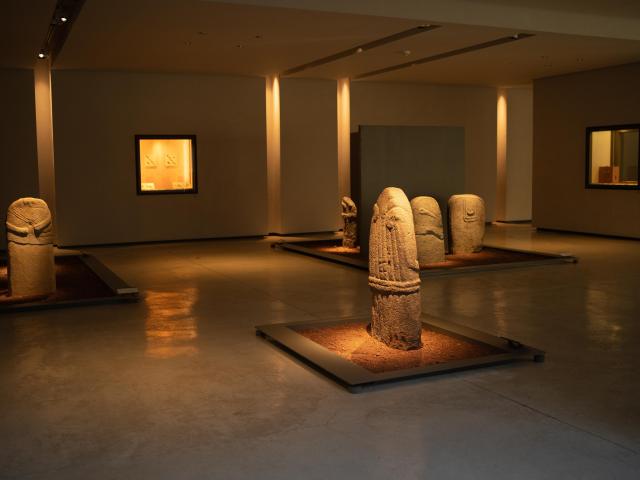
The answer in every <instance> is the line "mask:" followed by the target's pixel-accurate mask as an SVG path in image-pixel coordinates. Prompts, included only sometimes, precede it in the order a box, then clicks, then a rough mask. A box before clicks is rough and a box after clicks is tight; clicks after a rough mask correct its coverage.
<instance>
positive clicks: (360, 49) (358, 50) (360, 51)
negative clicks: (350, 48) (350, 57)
mask: <svg viewBox="0 0 640 480" xmlns="http://www.w3.org/2000/svg"><path fill="white" fill-rule="evenodd" d="M363 51H364V50H362V47H360V48H358V49H357V50H356V53H362V52H363Z"/></svg>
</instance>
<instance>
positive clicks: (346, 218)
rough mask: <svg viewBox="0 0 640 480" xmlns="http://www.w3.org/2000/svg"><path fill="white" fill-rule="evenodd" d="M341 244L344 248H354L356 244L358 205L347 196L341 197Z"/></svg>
mask: <svg viewBox="0 0 640 480" xmlns="http://www.w3.org/2000/svg"><path fill="white" fill-rule="evenodd" d="M341 205H342V221H343V222H344V228H343V230H342V232H343V235H342V246H343V247H345V248H355V247H356V245H357V244H358V224H357V220H358V207H356V204H355V203H354V202H353V200H351V199H350V198H349V197H342V202H341Z"/></svg>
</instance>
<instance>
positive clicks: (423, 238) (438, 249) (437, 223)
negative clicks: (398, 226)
mask: <svg viewBox="0 0 640 480" xmlns="http://www.w3.org/2000/svg"><path fill="white" fill-rule="evenodd" d="M411 210H413V224H414V228H415V231H416V247H417V249H418V264H419V265H420V268H424V267H426V266H427V265H429V264H430V263H436V262H444V230H443V227H442V213H441V212H440V205H438V202H437V200H436V199H435V198H433V197H416V198H414V199H413V200H411Z"/></svg>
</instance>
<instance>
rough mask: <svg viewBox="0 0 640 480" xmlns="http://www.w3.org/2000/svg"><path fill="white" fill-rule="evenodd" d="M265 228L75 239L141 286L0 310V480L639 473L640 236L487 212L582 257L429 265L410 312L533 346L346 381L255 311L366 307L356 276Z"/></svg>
mask: <svg viewBox="0 0 640 480" xmlns="http://www.w3.org/2000/svg"><path fill="white" fill-rule="evenodd" d="M270 241H271V240H270V239H266V240H220V241H210V242H185V243H171V244H154V245H140V246H127V247H111V248H93V249H89V251H90V252H91V253H94V254H95V255H97V256H98V257H99V258H101V259H102V260H103V261H104V262H105V263H106V264H108V265H109V266H110V267H111V268H112V269H113V270H115V271H116V272H117V273H118V274H120V275H121V276H122V277H123V278H125V279H126V280H128V281H129V282H130V283H133V284H135V285H136V286H138V287H140V289H141V290H142V291H143V292H144V294H145V297H144V299H143V300H142V301H141V302H140V303H138V304H129V305H110V306H93V307H82V308H75V309H68V310H57V311H56V310H54V311H48V312H37V313H21V314H11V315H2V316H0V385H1V389H0V478H29V479H32V478H33V479H36V478H37V479H107V478H108V479H111V478H118V479H119V478H126V479H147V478H149V479H165V478H177V479H205V478H212V479H225V480H227V479H228V480H232V479H327V478H332V479H414V478H416V479H417V478H421V479H422V478H434V479H467V478H469V479H484V478H488V479H573V478H576V479H590V478H594V479H605V478H606V479H610V478H611V479H613V478H619V479H638V478H640V346H639V345H638V344H639V342H640V300H639V297H640V242H637V241H631V240H618V239H606V238H598V237H589V236H579V235H568V234H557V233H550V232H539V233H535V232H534V231H533V230H532V229H531V228H529V227H528V226H493V227H491V228H490V229H489V231H488V236H487V241H488V242H489V243H492V244H496V245H498V244H501V245H508V246H512V247H522V248H533V249H537V250H544V251H552V252H571V253H575V254H576V255H578V256H579V257H580V262H579V263H578V264H576V265H550V266H537V267H530V268H521V269H511V270H503V271H494V272H483V273H474V274H466V275H457V276H443V277H437V278H429V279H427V280H425V281H424V282H423V293H422V303H423V309H424V311H426V312H428V313H430V314H433V315H436V316H439V317H442V318H446V319H449V320H452V321H455V322H458V323H462V324H465V325H468V326H471V327H475V328H478V329H481V330H485V331H487V332H491V333H494V334H497V335H505V336H508V337H511V338H515V339H518V340H520V341H522V342H525V343H529V344H531V345H534V346H537V347H540V348H542V349H545V350H546V351H547V361H546V362H545V363H544V364H535V363H532V362H531V363H529V362H526V363H521V364H514V365H507V366H501V367H496V368H491V369H484V370H476V371H469V372H464V373H458V374H453V375H448V376H441V377H432V378H425V379H420V380H416V381H410V382H406V383H401V384H395V385H392V386H384V387H381V388H375V389H372V390H368V391H366V392H364V393H361V394H359V395H352V394H349V393H347V392H346V391H345V390H343V389H341V388H339V387H337V386H336V385H335V384H333V383H332V382H331V381H329V380H327V379H326V378H324V377H323V376H321V375H320V374H318V373H316V372H315V371H313V370H311V369H309V368H308V367H306V366H305V365H303V364H301V363H299V362H298V361H295V360H292V359H291V358H290V357H289V356H287V355H286V354H284V353H283V352H281V351H279V350H278V349H277V348H275V347H273V346H272V345H270V344H268V343H266V342H265V341H263V340H261V339H259V338H257V337H255V336H254V330H253V326H254V325H256V324H261V323H277V322H290V321H302V320H311V319H324V318H338V317H343V316H350V315H353V314H361V313H366V312H368V310H369V301H370V299H369V291H368V287H367V274H366V272H363V271H359V270H356V269H352V268H349V267H345V266H341V265H336V264H332V263H324V262H323V261H321V260H317V259H313V258H309V257H305V256H302V255H297V254H295V253H288V252H282V251H277V250H274V249H271V248H269V245H270Z"/></svg>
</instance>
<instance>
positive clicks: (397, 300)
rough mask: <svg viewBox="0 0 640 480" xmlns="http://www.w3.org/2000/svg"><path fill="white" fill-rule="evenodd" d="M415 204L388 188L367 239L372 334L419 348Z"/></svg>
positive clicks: (396, 344) (394, 343)
mask: <svg viewBox="0 0 640 480" xmlns="http://www.w3.org/2000/svg"><path fill="white" fill-rule="evenodd" d="M415 238H416V237H415V231H414V228H413V214H412V213H411V205H410V204H409V200H408V199H407V197H406V195H405V194H404V192H403V191H402V190H400V189H399V188H395V187H389V188H385V189H384V190H383V192H382V193H381V194H380V196H379V197H378V200H377V201H376V204H375V205H374V206H373V218H372V219H371V235H370V238H369V286H370V287H371V292H372V295H373V304H372V308H371V335H372V336H373V337H374V338H376V339H378V340H380V341H382V342H384V343H385V344H387V345H388V346H390V347H393V348H397V349H400V350H412V349H415V348H420V347H421V346H422V342H421V340H420V335H421V332H422V323H421V321H420V275H419V268H418V261H417V259H416V257H417V252H416V240H415Z"/></svg>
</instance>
